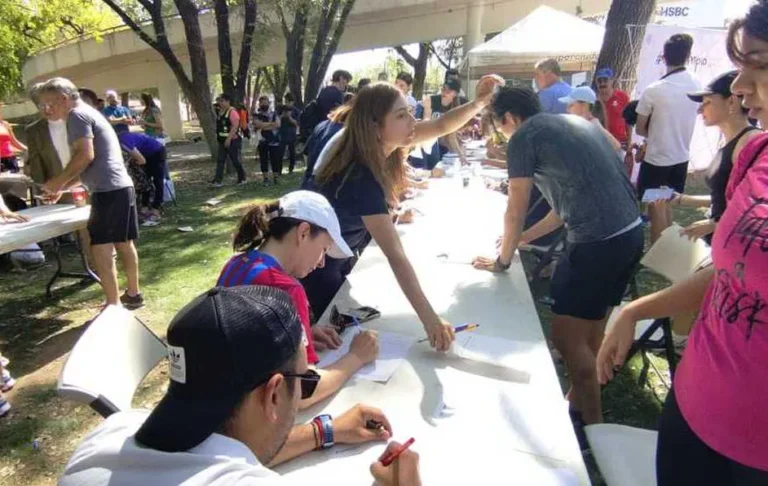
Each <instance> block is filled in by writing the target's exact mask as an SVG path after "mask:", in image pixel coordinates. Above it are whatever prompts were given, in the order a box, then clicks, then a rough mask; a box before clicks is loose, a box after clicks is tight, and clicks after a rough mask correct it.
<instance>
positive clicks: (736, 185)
mask: <svg viewBox="0 0 768 486" xmlns="http://www.w3.org/2000/svg"><path fill="white" fill-rule="evenodd" d="M767 141H768V134H766V135H762V136H759V137H755V139H754V140H752V141H750V143H749V144H747V146H746V147H745V148H744V150H742V152H741V155H740V157H739V160H738V162H737V163H736V164H735V166H734V168H733V172H732V173H731V178H730V181H729V184H728V189H727V191H726V197H727V199H728V207H727V209H726V211H725V213H724V214H723V216H722V218H721V219H720V221H719V223H718V225H717V231H715V236H714V239H713V241H712V258H713V261H714V266H715V278H714V281H713V282H712V284H711V285H710V287H709V289H708V290H707V294H706V297H705V299H704V303H703V304H702V307H701V313H700V315H699V319H698V321H697V322H696V324H695V327H694V328H693V332H692V333H691V336H690V338H689V340H688V348H687V349H686V351H685V354H684V356H683V360H682V361H681V362H680V366H679V368H678V371H677V374H676V376H675V396H676V398H677V401H678V403H679V406H680V411H681V412H682V414H683V417H684V418H685V420H686V421H687V422H688V425H689V426H690V427H691V429H692V430H693V431H694V432H695V433H696V435H697V436H698V437H699V438H700V439H701V440H702V441H704V442H705V443H706V444H707V445H708V446H709V447H711V448H712V449H714V450H715V451H717V452H719V453H720V454H722V455H724V456H726V457H728V458H729V459H732V460H734V461H736V462H739V463H741V464H743V465H746V466H749V467H752V468H756V469H761V470H767V471H768V148H767V149H763V150H762V153H759V152H760V151H761V148H763V147H764V146H765V143H766V142H767ZM758 153H759V155H758ZM756 156H757V157H758V158H757V160H756V161H755V162H754V164H753V165H752V166H751V168H750V169H747V166H748V165H749V163H750V162H751V161H753V160H755V157H756Z"/></svg>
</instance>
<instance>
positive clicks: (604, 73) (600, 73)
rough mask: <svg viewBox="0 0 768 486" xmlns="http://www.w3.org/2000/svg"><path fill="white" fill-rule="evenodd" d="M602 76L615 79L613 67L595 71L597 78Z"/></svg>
mask: <svg viewBox="0 0 768 486" xmlns="http://www.w3.org/2000/svg"><path fill="white" fill-rule="evenodd" d="M600 78H608V79H613V69H611V68H602V69H598V70H597V72H596V73H595V79H600Z"/></svg>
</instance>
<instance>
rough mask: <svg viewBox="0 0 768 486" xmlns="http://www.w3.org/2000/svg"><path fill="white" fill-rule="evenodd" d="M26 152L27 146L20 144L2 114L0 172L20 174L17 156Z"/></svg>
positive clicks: (0, 116) (0, 122)
mask: <svg viewBox="0 0 768 486" xmlns="http://www.w3.org/2000/svg"><path fill="white" fill-rule="evenodd" d="M26 150H27V146H26V145H24V144H23V143H21V142H19V140H18V139H17V138H16V135H14V134H13V128H12V127H11V124H10V123H8V122H7V121H5V120H3V116H2V112H0V172H5V171H10V172H18V171H19V162H18V159H17V157H16V154H17V153H18V152H24V151H26Z"/></svg>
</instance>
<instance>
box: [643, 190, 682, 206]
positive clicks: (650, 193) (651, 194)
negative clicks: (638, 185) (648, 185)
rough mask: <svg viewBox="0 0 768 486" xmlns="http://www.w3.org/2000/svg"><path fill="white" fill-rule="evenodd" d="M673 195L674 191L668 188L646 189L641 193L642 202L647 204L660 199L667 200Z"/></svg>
mask: <svg viewBox="0 0 768 486" xmlns="http://www.w3.org/2000/svg"><path fill="white" fill-rule="evenodd" d="M674 194H675V191H674V190H673V189H671V188H669V187H662V188H659V189H646V190H645V192H644V193H643V202H644V203H649V202H653V201H658V200H660V199H663V200H668V199H670V198H671V197H672V196H673V195H674Z"/></svg>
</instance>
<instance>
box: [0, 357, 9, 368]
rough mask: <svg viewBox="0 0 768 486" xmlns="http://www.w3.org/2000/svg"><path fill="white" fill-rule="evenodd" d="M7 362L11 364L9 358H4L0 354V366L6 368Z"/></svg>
mask: <svg viewBox="0 0 768 486" xmlns="http://www.w3.org/2000/svg"><path fill="white" fill-rule="evenodd" d="M9 364H11V360H10V359H8V358H6V357H5V356H0V366H2V367H3V368H7V367H8V365H9Z"/></svg>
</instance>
